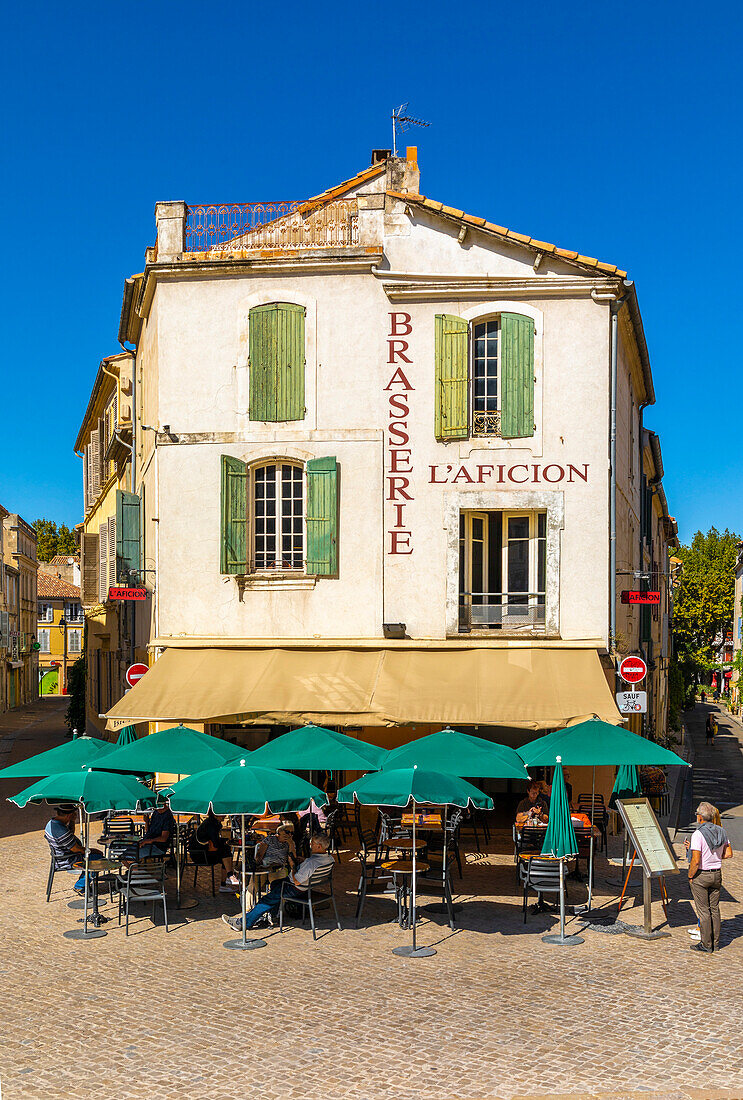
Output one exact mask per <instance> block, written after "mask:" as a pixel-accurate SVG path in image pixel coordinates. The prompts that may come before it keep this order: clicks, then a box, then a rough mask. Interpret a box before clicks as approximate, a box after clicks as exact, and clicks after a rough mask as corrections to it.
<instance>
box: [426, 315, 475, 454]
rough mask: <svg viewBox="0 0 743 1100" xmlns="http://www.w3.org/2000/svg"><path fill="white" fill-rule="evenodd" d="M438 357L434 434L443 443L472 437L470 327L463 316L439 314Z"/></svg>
mask: <svg viewBox="0 0 743 1100" xmlns="http://www.w3.org/2000/svg"><path fill="white" fill-rule="evenodd" d="M435 325H436V327H435V339H434V358H435V364H436V395H435V408H434V434H435V436H436V438H437V439H439V440H447V439H466V438H467V437H468V435H469V325H468V324H467V322H466V321H465V320H464V318H463V317H454V316H452V315H450V314H448V313H437V314H436V321H435Z"/></svg>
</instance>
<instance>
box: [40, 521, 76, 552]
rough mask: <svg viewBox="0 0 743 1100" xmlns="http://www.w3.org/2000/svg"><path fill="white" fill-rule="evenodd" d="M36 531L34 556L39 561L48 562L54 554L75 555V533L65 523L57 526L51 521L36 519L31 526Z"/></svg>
mask: <svg viewBox="0 0 743 1100" xmlns="http://www.w3.org/2000/svg"><path fill="white" fill-rule="evenodd" d="M33 527H34V530H35V531H36V556H37V558H38V559H39V561H44V562H49V561H51V560H52V558H53V557H54V555H55V554H76V553H77V545H76V542H75V532H74V531H72V530H71V529H70V528H69V527H68V526H67V524H66V523H61V524H60V525H59V526H57V524H56V523H55V521H54V520H53V519H37V520H35V521H34V524H33Z"/></svg>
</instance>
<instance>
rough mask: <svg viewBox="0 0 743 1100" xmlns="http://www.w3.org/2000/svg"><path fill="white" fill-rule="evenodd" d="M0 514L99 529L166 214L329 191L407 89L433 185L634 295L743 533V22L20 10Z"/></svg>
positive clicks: (711, 505) (675, 441)
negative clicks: (581, 258) (125, 309)
mask: <svg viewBox="0 0 743 1100" xmlns="http://www.w3.org/2000/svg"><path fill="white" fill-rule="evenodd" d="M5 29H6V49H5V51H4V55H5V56H4V72H3V73H2V74H1V75H0V82H1V83H2V93H3V109H4V115H5V119H4V136H3V142H2V154H3V160H4V167H3V170H2V173H0V189H1V191H2V200H3V201H2V209H3V210H4V211H5V215H4V216H5V220H6V230H5V234H4V237H5V246H4V250H5V262H4V263H3V265H2V274H1V275H0V278H1V279H2V284H3V303H4V307H5V308H4V334H3V335H4V340H3V352H4V356H3V368H2V372H3V373H2V380H3V384H2V400H1V401H0V417H1V421H0V428H1V430H2V440H3V449H2V455H3V457H2V460H1V465H0V501H2V503H4V504H5V505H6V506H7V507H10V508H11V509H13V510H19V511H21V513H22V514H23V515H25V516H26V517H27V518H28V519H35V518H36V517H37V516H40V515H44V516H48V517H50V518H54V519H57V520H58V521H61V522H66V523H69V524H72V523H75V522H78V521H79V520H80V518H81V517H80V508H81V495H82V494H81V488H80V483H81V474H80V462H79V459H77V458H76V457H75V455H74V454H73V450H72V447H73V443H74V440H75V436H76V433H77V429H78V427H79V424H80V420H81V418H82V414H83V412H84V409H85V405H86V402H87V398H88V395H89V391H90V385H91V382H92V379H93V377H94V374H95V371H96V368H97V365H98V362H99V360H100V359H101V357H102V356H103V355H106V354H111V353H114V352H116V351H118V350H119V349H118V345H117V343H116V332H117V326H118V317H119V311H120V307H121V293H122V287H123V282H124V278H125V277H126V276H127V275H129V274H131V273H133V272H135V271H140V270H141V269H142V265H143V259H144V249H145V246H146V245H148V244H152V243H154V218H153V210H154V204H155V202H156V201H157V200H163V199H185V200H186V201H188V202H191V203H199V202H235V201H236V202H248V201H257V200H262V199H274V198H301V197H303V196H305V195H310V194H316V193H317V192H319V191H321V190H323V189H324V188H325V187H328V186H330V185H332V184H333V183H335V182H337V181H338V180H340V179H344V178H347V177H348V176H350V175H352V174H353V173H354V172H356V171H358V170H360V169H361V168H363V167H365V166H366V165H367V164H368V163H369V153H370V150H371V149H372V148H373V147H376V146H386V145H389V142H390V127H389V114H390V110H391V108H392V107H393V105H395V104H397V103H399V102H401V101H403V100H408V101H409V102H410V105H411V110H412V111H413V112H414V113H416V114H418V115H419V116H421V117H423V118H426V119H430V120H431V123H432V125H431V127H430V129H427V130H423V131H413V132H412V133H410V134H408V135H407V137H403V144H405V143H406V141H407V142H408V143H409V144H417V145H418V147H419V160H420V164H421V170H422V173H423V187H422V189H423V191H424V193H425V194H427V195H430V196H432V197H434V198H438V199H440V200H442V201H445V202H448V203H450V204H451V205H454V206H458V207H461V208H463V209H465V210H467V211H468V212H471V213H473V214H478V215H480V216H483V217H487V218H489V219H491V220H493V221H495V222H498V223H499V224H502V225H507V226H510V227H512V228H514V229H517V230H520V231H522V232H526V233H529V234H531V235H533V236H535V237H538V238H540V239H542V240H548V241H554V242H556V243H557V244H560V245H563V246H564V247H567V248H575V249H578V250H579V251H580V252H582V253H585V254H588V255H592V256H598V257H599V258H601V259H604V260H607V261H610V262H612V263H616V264H618V265H619V266H620V267H624V268H626V269H627V270H628V271H629V274H630V277H631V278H633V279H634V280H635V282H636V285H637V288H638V293H639V298H640V305H641V308H642V311H643V316H644V322H645V329H646V335H647V340H648V345H649V347H650V353H651V361H652V364H653V372H654V377H655V384H656V391H657V395H658V402H657V404H656V406H655V407H654V408H651V409H649V410H648V411H647V413H646V424H647V425H648V426H649V427H651V428H653V429H655V430H657V431H658V432H659V433H660V435H661V442H662V446H663V454H664V460H665V467H666V482H665V484H666V492H667V495H668V499H669V504H670V507H671V511H672V512H673V513H674V514H675V515H676V516H677V518H678V520H679V526H680V532H681V536H682V538H683V539H684V541H687V540H688V539H689V538H690V537H691V535H692V534H693V532H694V531H695V530H696V529H697V528H703V529H706V528H707V527H709V526H710V525H711V524H714V525H716V526H717V527H718V528H725V527H729V528H730V529H731V530H736V531H738V532H739V533H741V534H743V489H742V488H741V483H742V480H743V479H742V478H741V474H742V472H743V470H742V467H743V446H741V434H740V433H741V395H742V394H743V387H741V382H740V367H739V363H740V351H739V344H738V340H737V338H736V332H737V325H738V318H739V314H740V301H741V289H742V288H741V274H740V271H741V263H740V246H741V201H740V179H741V175H743V153H742V152H741V141H740V116H741V107H742V106H743V104H742V103H741V93H740V83H739V70H740V54H741V41H742V36H741V31H742V30H743V15H742V14H741V8H740V6H739V5H733V4H727V5H726V4H718V5H711V6H709V7H706V6H701V7H700V6H699V5H697V4H694V5H692V4H690V3H676V4H674V5H672V6H671V5H666V4H655V5H653V4H650V5H649V4H647V3H644V4H636V3H629V4H625V5H624V6H623V7H621V8H616V7H611V6H610V5H596V4H595V3H590V4H584V3H573V4H572V5H555V4H554V3H549V4H547V3H541V2H536V3H535V2H533V3H529V4H518V5H515V4H508V5H506V4H502V3H499V2H497V0H496V2H491V3H471V2H469V3H468V2H467V0H464V3H462V4H460V5H458V6H457V7H456V9H453V8H452V6H451V5H450V4H448V3H447V4H445V3H442V2H440V0H432V2H429V3H426V4H422V3H414V2H408V3H406V4H404V5H401V6H396V5H382V4H376V5H375V4H371V5H362V6H361V7H358V6H356V7H354V6H352V5H348V4H342V5H339V4H333V3H330V4H327V3H326V4H324V5H321V6H320V7H312V8H311V7H309V6H304V5H299V4H296V3H294V2H288V3H284V4H282V5H281V6H280V8H278V9H270V10H269V9H267V8H266V7H265V6H264V7H262V8H258V7H252V6H248V5H242V4H237V3H233V4H224V3H220V2H218V0H217V2H214V3H212V4H210V5H205V4H197V3H194V2H192V0H182V2H181V3H179V4H178V5H174V4H173V3H164V2H162V0H148V2H144V0H130V2H129V3H128V4H126V5H112V4H100V3H78V4H76V5H58V4H51V3H29V4H26V5H16V6H15V7H13V8H12V9H10V8H9V9H6V23H5Z"/></svg>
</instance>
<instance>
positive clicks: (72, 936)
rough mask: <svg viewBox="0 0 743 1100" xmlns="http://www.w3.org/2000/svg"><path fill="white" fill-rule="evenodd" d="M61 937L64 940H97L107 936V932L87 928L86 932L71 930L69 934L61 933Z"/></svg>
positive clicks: (81, 929)
mask: <svg viewBox="0 0 743 1100" xmlns="http://www.w3.org/2000/svg"><path fill="white" fill-rule="evenodd" d="M62 935H63V936H64V938H65V939H66V940H99V939H101V938H102V937H103V936H107V935H108V932H104V930H103V929H102V928H89V929H88V931H87V932H86V931H85V929H84V928H71V929H70V930H69V932H63V933H62Z"/></svg>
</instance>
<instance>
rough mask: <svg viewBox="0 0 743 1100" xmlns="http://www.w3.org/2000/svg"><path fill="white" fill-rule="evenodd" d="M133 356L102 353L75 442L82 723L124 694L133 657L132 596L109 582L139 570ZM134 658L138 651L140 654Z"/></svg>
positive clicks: (96, 721) (92, 722)
mask: <svg viewBox="0 0 743 1100" xmlns="http://www.w3.org/2000/svg"><path fill="white" fill-rule="evenodd" d="M132 363H133V359H132V356H131V355H129V354H127V353H122V354H120V355H112V356H109V357H108V358H106V359H103V360H102V361H101V363H100V365H99V367H98V373H97V374H96V377H95V382H94V383H93V389H92V392H91V395H90V400H89V401H88V408H87V410H86V413H85V417H84V419H83V422H82V425H81V427H80V431H79V433H78V436H77V440H76V442H75V450H76V451H77V453H78V454H79V455H80V456H81V457H82V458H83V488H84V501H85V519H84V522H83V524H82V527H81V532H80V550H81V597H82V605H83V608H84V613H85V622H86V625H87V643H86V645H87V651H86V658H87V683H86V728H87V730H88V732H89V733H100V732H102V731H103V729H104V727H105V721H103V720H101V719H100V718H99V715H100V714H102V713H103V712H104V711H106V710H108V709H109V708H110V707H111V706H112V705H113V704H114V703H115V702H116V701H117V700H118V699H120V698H121V696H122V695H123V694H124V690H125V688H126V683H125V680H124V676H125V673H126V669H127V667H128V665H129V664H131V663H132V661H133V659H134V658H135V651H134V644H133V625H134V617H135V615H136V611H135V610H134V605H133V604H131V603H120V602H118V601H112V600H110V599H109V589H110V588H111V587H113V586H116V585H119V584H120V585H131V584H133V583H135V582H136V581H137V580H138V576H139V502H138V500H137V498H136V497H134V496H133V494H132V493H131V438H132V424H131V418H132ZM138 659H139V658H138Z"/></svg>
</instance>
